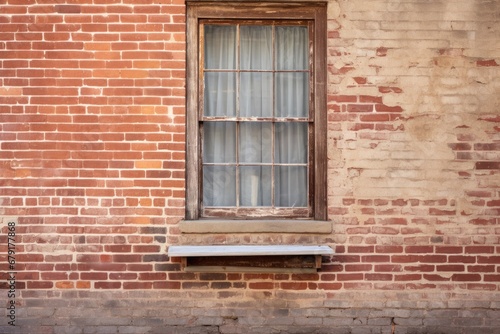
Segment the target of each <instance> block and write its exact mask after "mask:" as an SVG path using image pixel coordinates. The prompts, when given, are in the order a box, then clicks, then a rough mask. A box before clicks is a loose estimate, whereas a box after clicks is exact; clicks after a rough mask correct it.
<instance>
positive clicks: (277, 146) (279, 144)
mask: <svg viewBox="0 0 500 334" xmlns="http://www.w3.org/2000/svg"><path fill="white" fill-rule="evenodd" d="M307 135H308V131H307V123H298V122H294V123H276V128H275V136H274V138H275V143H274V161H275V162H276V163H295V164H296V163H299V164H302V163H303V164H306V163H307Z"/></svg>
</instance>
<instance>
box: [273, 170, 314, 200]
mask: <svg viewBox="0 0 500 334" xmlns="http://www.w3.org/2000/svg"><path fill="white" fill-rule="evenodd" d="M274 187H275V188H274V200H275V206H277V207H306V206H307V191H308V190H307V167H305V166H276V167H275V169H274Z"/></svg>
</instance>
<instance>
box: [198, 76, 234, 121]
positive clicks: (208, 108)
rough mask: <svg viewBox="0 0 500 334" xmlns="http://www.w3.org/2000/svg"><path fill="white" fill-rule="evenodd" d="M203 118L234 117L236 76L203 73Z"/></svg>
mask: <svg viewBox="0 0 500 334" xmlns="http://www.w3.org/2000/svg"><path fill="white" fill-rule="evenodd" d="M204 94H205V95H204V96H205V104H204V109H203V114H204V115H205V116H228V117H231V116H233V117H234V116H236V74H235V73H220V72H208V73H205V93H204Z"/></svg>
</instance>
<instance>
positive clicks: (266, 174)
mask: <svg viewBox="0 0 500 334" xmlns="http://www.w3.org/2000/svg"><path fill="white" fill-rule="evenodd" d="M240 178H241V184H240V200H241V204H240V205H241V206H271V203H272V202H271V167H270V166H249V167H241V169H240Z"/></svg>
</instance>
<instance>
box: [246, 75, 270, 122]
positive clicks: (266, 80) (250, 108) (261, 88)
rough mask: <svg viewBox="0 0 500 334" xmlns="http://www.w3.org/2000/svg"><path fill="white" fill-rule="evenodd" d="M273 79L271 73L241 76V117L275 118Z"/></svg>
mask: <svg viewBox="0 0 500 334" xmlns="http://www.w3.org/2000/svg"><path fill="white" fill-rule="evenodd" d="M272 80H273V77H272V74H271V73H262V72H257V73H256V72H244V73H241V75H240V87H241V88H240V116H241V117H272V116H273V110H272V108H273V96H272V92H273V83H272Z"/></svg>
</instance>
